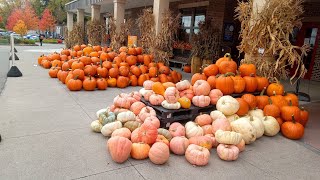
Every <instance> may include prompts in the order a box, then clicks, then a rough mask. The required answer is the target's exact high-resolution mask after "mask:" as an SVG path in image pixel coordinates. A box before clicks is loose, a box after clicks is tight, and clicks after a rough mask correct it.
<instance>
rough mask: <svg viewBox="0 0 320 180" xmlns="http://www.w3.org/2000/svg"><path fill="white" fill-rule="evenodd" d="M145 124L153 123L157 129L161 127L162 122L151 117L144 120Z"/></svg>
mask: <svg viewBox="0 0 320 180" xmlns="http://www.w3.org/2000/svg"><path fill="white" fill-rule="evenodd" d="M144 123H151V124H153V125H154V126H155V127H156V128H157V129H158V128H159V127H160V121H159V119H158V118H157V117H156V116H149V117H147V118H146V119H145V120H144Z"/></svg>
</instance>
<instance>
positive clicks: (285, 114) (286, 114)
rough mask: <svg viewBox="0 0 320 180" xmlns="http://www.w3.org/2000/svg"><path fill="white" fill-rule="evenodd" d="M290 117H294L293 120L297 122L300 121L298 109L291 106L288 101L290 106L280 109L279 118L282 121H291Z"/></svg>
mask: <svg viewBox="0 0 320 180" xmlns="http://www.w3.org/2000/svg"><path fill="white" fill-rule="evenodd" d="M292 116H294V118H295V120H296V121H297V122H299V121H300V109H299V108H298V107H297V106H293V105H292V103H291V101H290V105H288V106H283V107H282V108H281V118H282V119H283V120H284V121H291V120H292Z"/></svg>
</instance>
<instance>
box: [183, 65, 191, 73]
mask: <svg viewBox="0 0 320 180" xmlns="http://www.w3.org/2000/svg"><path fill="white" fill-rule="evenodd" d="M183 71H184V72H185V73H191V66H190V65H184V66H183Z"/></svg>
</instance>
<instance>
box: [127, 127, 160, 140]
mask: <svg viewBox="0 0 320 180" xmlns="http://www.w3.org/2000/svg"><path fill="white" fill-rule="evenodd" d="M157 135H158V131H157V127H155V126H154V125H153V124H151V123H143V124H142V125H141V127H140V128H139V130H138V133H137V137H135V138H133V139H132V135H131V140H132V142H143V143H146V144H150V145H152V144H153V143H155V142H156V139H157Z"/></svg>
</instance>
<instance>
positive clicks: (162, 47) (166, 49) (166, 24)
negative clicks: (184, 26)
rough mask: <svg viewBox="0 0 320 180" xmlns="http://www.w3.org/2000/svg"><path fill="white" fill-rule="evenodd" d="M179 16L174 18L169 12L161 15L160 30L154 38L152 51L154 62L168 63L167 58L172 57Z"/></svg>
mask: <svg viewBox="0 0 320 180" xmlns="http://www.w3.org/2000/svg"><path fill="white" fill-rule="evenodd" d="M180 16H181V15H180V14H178V15H176V16H174V15H173V13H172V12H171V11H170V10H167V11H165V12H164V13H163V18H162V22H161V30H160V32H159V33H158V35H157V36H156V39H155V45H154V48H153V49H152V54H153V55H154V58H155V61H159V62H164V63H165V64H168V63H169V57H170V56H172V50H173V43H174V40H175V39H176V35H177V31H178V28H179V27H180V24H179V22H180Z"/></svg>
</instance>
